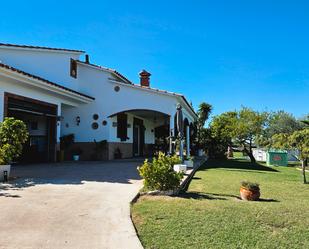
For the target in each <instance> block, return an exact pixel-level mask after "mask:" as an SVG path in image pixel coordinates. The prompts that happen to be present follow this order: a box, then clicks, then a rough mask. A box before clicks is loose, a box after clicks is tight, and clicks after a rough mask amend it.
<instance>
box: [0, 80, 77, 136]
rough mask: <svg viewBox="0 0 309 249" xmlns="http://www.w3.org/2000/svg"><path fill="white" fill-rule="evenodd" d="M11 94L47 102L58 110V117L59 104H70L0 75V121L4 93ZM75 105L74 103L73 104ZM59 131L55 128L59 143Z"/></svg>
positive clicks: (49, 93)
mask: <svg viewBox="0 0 309 249" xmlns="http://www.w3.org/2000/svg"><path fill="white" fill-rule="evenodd" d="M5 92H7V93H12V94H16V95H19V96H23V97H27V98H31V99H35V100H39V101H43V102H47V103H50V104H54V105H56V106H57V107H58V108H57V109H58V115H60V114H61V108H60V107H61V104H62V103H66V104H71V101H69V100H68V99H66V98H65V97H61V96H60V95H58V94H56V93H51V92H48V91H46V90H43V89H39V88H35V87H31V86H29V85H27V84H24V83H22V82H20V81H18V80H13V79H10V78H6V77H3V76H1V75H0V120H1V121H2V120H3V118H4V93H5ZM75 104H76V103H75ZM60 134H61V131H60V125H59V126H57V140H58V141H59V137H60Z"/></svg>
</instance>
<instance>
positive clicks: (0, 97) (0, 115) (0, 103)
mask: <svg viewBox="0 0 309 249" xmlns="http://www.w3.org/2000/svg"><path fill="white" fill-rule="evenodd" d="M3 119H4V92H3V91H1V90H0V122H2V121H3Z"/></svg>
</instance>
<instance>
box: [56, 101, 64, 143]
mask: <svg viewBox="0 0 309 249" xmlns="http://www.w3.org/2000/svg"><path fill="white" fill-rule="evenodd" d="M57 116H58V117H61V103H59V104H58V108H57ZM61 122H63V121H62V120H57V143H60V137H61Z"/></svg>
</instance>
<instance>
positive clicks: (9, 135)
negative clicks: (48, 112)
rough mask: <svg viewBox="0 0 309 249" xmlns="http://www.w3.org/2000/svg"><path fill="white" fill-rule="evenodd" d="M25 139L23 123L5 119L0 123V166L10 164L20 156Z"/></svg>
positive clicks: (25, 132)
mask: <svg viewBox="0 0 309 249" xmlns="http://www.w3.org/2000/svg"><path fill="white" fill-rule="evenodd" d="M27 139H28V130H27V127H26V125H25V123H24V122H23V121H21V120H16V119H14V118H5V119H4V121H3V122H0V165H3V164H10V163H11V162H12V161H13V159H15V158H17V157H18V156H20V154H21V153H22V149H23V143H25V142H26V141H27Z"/></svg>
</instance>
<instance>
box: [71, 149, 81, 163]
mask: <svg viewBox="0 0 309 249" xmlns="http://www.w3.org/2000/svg"><path fill="white" fill-rule="evenodd" d="M82 153H83V151H82V149H81V148H80V147H75V148H74V149H73V150H72V156H73V160H74V161H79V157H80V155H81V154H82Z"/></svg>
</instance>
